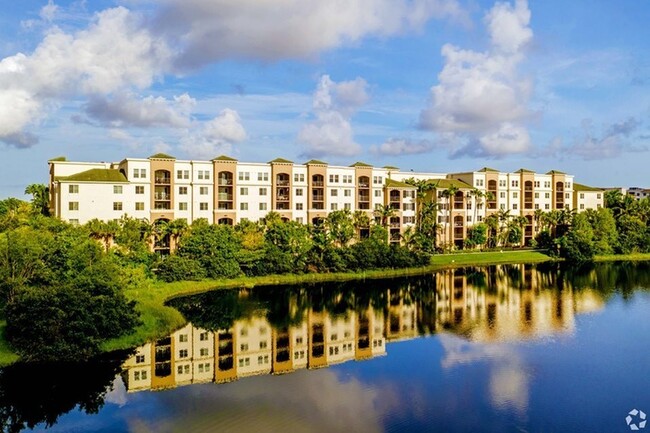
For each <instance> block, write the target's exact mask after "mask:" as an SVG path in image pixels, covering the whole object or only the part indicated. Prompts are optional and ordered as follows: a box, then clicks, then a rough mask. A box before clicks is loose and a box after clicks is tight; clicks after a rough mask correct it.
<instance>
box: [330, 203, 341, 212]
mask: <svg viewBox="0 0 650 433" xmlns="http://www.w3.org/2000/svg"><path fill="white" fill-rule="evenodd" d="M330 209H331V210H339V205H338V203H332V204H330Z"/></svg>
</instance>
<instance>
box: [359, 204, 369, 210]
mask: <svg viewBox="0 0 650 433" xmlns="http://www.w3.org/2000/svg"><path fill="white" fill-rule="evenodd" d="M357 208H359V209H360V210H370V203H368V202H359V203H358V204H357Z"/></svg>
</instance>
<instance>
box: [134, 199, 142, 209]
mask: <svg viewBox="0 0 650 433" xmlns="http://www.w3.org/2000/svg"><path fill="white" fill-rule="evenodd" d="M135 210H144V202H143V201H136V202H135Z"/></svg>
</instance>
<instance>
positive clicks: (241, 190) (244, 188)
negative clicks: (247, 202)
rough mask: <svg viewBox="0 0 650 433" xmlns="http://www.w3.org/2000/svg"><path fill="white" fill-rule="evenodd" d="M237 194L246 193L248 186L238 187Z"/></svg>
mask: <svg viewBox="0 0 650 433" xmlns="http://www.w3.org/2000/svg"><path fill="white" fill-rule="evenodd" d="M239 195H248V188H246V187H241V188H239Z"/></svg>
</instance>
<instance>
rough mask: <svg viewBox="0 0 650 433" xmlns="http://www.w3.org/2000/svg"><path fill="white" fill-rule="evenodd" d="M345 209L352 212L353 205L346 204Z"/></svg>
mask: <svg viewBox="0 0 650 433" xmlns="http://www.w3.org/2000/svg"><path fill="white" fill-rule="evenodd" d="M343 209H345V210H352V205H351V204H350V203H345V204H344V205H343Z"/></svg>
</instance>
